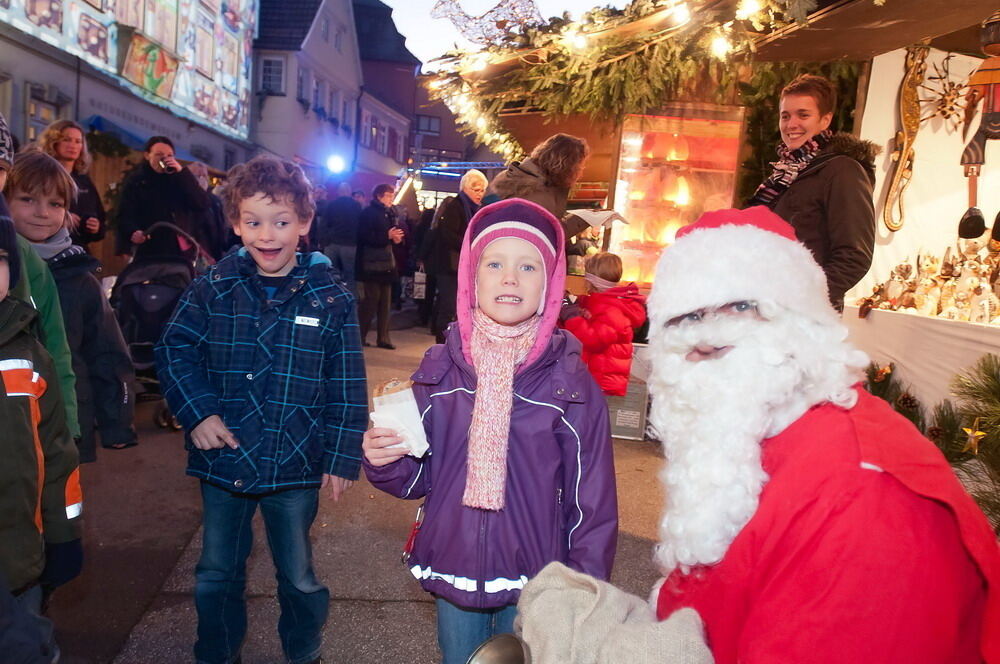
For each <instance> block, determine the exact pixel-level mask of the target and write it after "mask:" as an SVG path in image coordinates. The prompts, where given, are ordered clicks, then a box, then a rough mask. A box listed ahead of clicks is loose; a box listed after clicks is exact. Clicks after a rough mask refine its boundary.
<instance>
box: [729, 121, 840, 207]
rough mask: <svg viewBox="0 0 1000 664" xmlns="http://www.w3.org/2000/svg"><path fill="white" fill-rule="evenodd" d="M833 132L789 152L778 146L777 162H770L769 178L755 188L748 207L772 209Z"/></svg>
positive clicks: (820, 135) (825, 144)
mask: <svg viewBox="0 0 1000 664" xmlns="http://www.w3.org/2000/svg"><path fill="white" fill-rule="evenodd" d="M832 137H833V132H832V131H830V130H829V129H827V130H826V131H823V132H820V133H818V134H816V135H815V136H813V137H812V138H811V139H809V140H808V141H806V142H805V143H804V144H803V145H802V146H801V147H798V148H796V149H794V150H789V149H788V146H786V145H785V144H784V143H782V144H781V145H779V146H778V161H772V162H771V166H773V167H774V170H773V171H771V175H770V177H768V178H767V179H766V180H764V182H762V183H761V185H760V186H759V187H757V191H755V192H754V194H753V197H752V198H751V199H750V203H749V205H748V207H750V206H753V205H766V206H767V207H769V208H773V207H774V204H775V202H776V201H777V200H778V198H780V197H781V195H782V194H783V193H785V191H786V190H787V189H788V188H789V187H790V186H792V183H793V182H795V178H797V177H798V176H799V173H801V172H802V171H803V170H805V168H806V166H808V165H809V164H810V163H812V160H813V159H815V157H816V155H817V154H819V152H820V150H822V149H823V148H825V147H826V146H827V144H829V143H830V139H831V138H832Z"/></svg>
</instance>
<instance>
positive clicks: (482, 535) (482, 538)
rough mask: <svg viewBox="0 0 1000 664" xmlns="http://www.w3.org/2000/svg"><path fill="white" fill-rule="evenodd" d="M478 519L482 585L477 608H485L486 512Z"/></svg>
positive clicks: (480, 579)
mask: <svg viewBox="0 0 1000 664" xmlns="http://www.w3.org/2000/svg"><path fill="white" fill-rule="evenodd" d="M481 511H482V514H481V515H480V517H479V582H480V583H482V584H483V589H482V592H480V593H477V594H478V595H479V608H480V609H482V608H485V607H486V511H485V510H481Z"/></svg>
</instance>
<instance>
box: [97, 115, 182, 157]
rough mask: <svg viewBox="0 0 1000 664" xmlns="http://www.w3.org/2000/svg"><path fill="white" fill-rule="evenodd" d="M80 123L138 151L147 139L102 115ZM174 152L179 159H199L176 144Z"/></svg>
mask: <svg viewBox="0 0 1000 664" xmlns="http://www.w3.org/2000/svg"><path fill="white" fill-rule="evenodd" d="M80 124H81V125H83V126H84V127H85V128H86V129H89V130H91V131H99V132H101V133H102V134H113V135H115V136H117V137H118V140H119V141H121V142H122V143H124V144H125V145H126V146H128V147H130V148H132V149H133V150H138V151H140V152H142V150H143V148H144V147H145V146H146V141H147V140H149V137H148V136H147V137H146V138H142V137H141V136H139V135H137V134H133V133H132V132H130V131H129V130H128V129H125V128H124V127H122V126H121V125H119V124H117V123H115V122H112V121H111V120H108V119H107V118H106V117H104V116H103V115H91V116H89V117H87V118H85V119H84V120H82V121H81V122H80ZM174 154H175V156H176V157H177V159H178V160H180V161H200V160H199V159H198V158H197V157H195V156H194V155H193V154H191V153H190V152H188V151H187V150H185V149H184V148H182V147H180V146H178V145H174Z"/></svg>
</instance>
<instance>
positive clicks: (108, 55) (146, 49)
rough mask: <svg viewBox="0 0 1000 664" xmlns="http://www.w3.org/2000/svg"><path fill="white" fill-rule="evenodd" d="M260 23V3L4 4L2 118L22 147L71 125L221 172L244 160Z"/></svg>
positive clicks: (23, 0) (33, 0)
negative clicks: (150, 142) (156, 139)
mask: <svg viewBox="0 0 1000 664" xmlns="http://www.w3.org/2000/svg"><path fill="white" fill-rule="evenodd" d="M256 15H257V5H256V0H225V1H223V2H221V3H220V0H148V1H147V2H145V3H143V2H141V1H140V0H119V1H118V2H117V3H111V2H109V1H108V0H86V1H85V2H77V1H75V0H74V1H72V2H70V1H68V0H0V113H3V114H4V115H5V116H6V117H7V120H8V122H9V124H10V126H11V130H12V131H13V132H14V133H15V135H16V136H17V137H18V138H19V139H20V140H21V141H22V142H30V141H32V140H34V139H35V138H36V137H37V136H38V135H39V134H40V133H41V131H42V130H44V128H45V127H46V126H47V125H48V124H49V123H51V122H53V121H55V120H59V119H71V120H76V121H77V122H80V123H81V124H82V125H83V126H84V128H85V129H87V130H88V131H99V132H103V133H105V134H108V135H111V136H114V138H115V139H117V140H118V141H120V142H121V143H123V144H125V145H126V146H127V147H130V148H133V149H137V148H139V147H141V145H142V143H143V142H144V141H145V140H146V138H148V137H149V136H152V135H156V134H161V135H166V136H169V137H170V138H171V139H172V140H173V141H174V142H175V144H176V147H177V152H178V154H179V156H180V157H182V158H185V159H199V160H201V161H204V162H206V163H208V164H209V165H210V166H213V167H215V168H219V169H222V168H227V167H228V166H230V165H232V164H233V163H236V162H238V161H242V160H244V159H246V158H247V156H248V155H249V154H250V152H251V145H250V143H249V141H248V139H249V114H248V104H249V100H250V67H251V58H250V54H251V41H252V35H253V33H254V30H255V23H256ZM97 157H98V158H100V155H97ZM99 184H100V183H99Z"/></svg>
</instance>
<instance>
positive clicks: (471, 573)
mask: <svg viewBox="0 0 1000 664" xmlns="http://www.w3.org/2000/svg"><path fill="white" fill-rule="evenodd" d="M563 246H564V238H563V231H562V226H561V225H560V223H559V221H558V220H557V219H556V218H555V217H554V216H552V215H551V214H549V213H548V212H547V211H546V210H545V209H544V208H542V207H540V206H538V205H535V204H534V203H529V202H528V201H524V200H521V199H508V200H505V201H501V202H499V203H495V204H493V205H489V206H487V207H484V208H483V209H482V210H480V211H479V212H478V213H477V214H476V215H475V216H474V217H473V218H472V220H471V221H470V223H469V227H468V230H467V231H466V234H465V239H464V242H463V245H462V252H461V256H460V259H459V266H458V279H459V283H458V302H457V304H458V307H457V309H458V323H457V325H452V326H451V327H450V328H449V329H448V334H447V341H446V343H444V344H442V345H438V346H434V347H432V348H431V349H430V350H429V351H427V354H426V355H425V357H424V360H423V362H421V364H420V367H419V368H418V369H417V371H416V373H414V374H413V377H412V378H413V382H414V385H413V391H414V393H415V395H416V399H417V404H418V406H419V408H420V412H421V414H422V416H423V423H424V429H425V430H426V432H427V439H428V441H429V442H430V452H429V453H428V454H427V455H426V456H424V457H423V458H422V459H419V460H418V459H416V458H414V457H412V456H404V455H405V454H406V451H405V449H404V448H391V447H389V446H391V445H394V444H396V443H399V442H401V440H402V439H401V438H399V437H398V436H396V433H395V432H394V431H393V430H391V429H384V428H375V429H371V430H369V431H368V432H367V433H366V434H365V438H364V451H365V459H364V466H365V473H366V475H367V476H368V479H369V481H371V483H372V484H374V485H375V486H377V487H379V488H380V489H382V490H383V491H386V492H388V493H391V494H392V495H394V496H398V497H400V498H408V499H423V500H424V505H425V510H426V515H427V516H426V519H425V521H424V523H423V525H422V527H421V529H420V530H419V532H418V534H417V537H416V541H415V542H414V545H413V550H412V553H411V555H410V558H409V561H408V564H409V566H410V571H411V572H412V573H413V575H414V576H415V577H416V578H417V579H419V580H420V583H421V585H422V586H423V588H424V589H425V590H427V591H428V592H430V593H432V594H433V595H434V596H435V597H436V603H437V613H438V619H437V623H438V645H439V646H440V647H441V652H442V654H443V662H444V664H452V663H455V664H464V663H465V662H466V660H467V659H468V657H469V655H471V654H472V652H473V651H474V650H475V649H476V647H478V645H479V644H480V643H481V642H483V641H485V640H486V639H488V638H489V637H491V636H493V635H494V634H499V633H504V632H511V631H513V622H514V616H515V614H516V604H517V599H518V596H519V595H520V591H521V589H522V588H523V587H524V585H525V583H527V581H528V579H530V578H531V577H532V576H534V575H535V574H536V573H537V572H538V571H539V570H541V569H542V567H544V566H545V565H546V564H547V563H549V562H551V561H553V560H558V561H560V562H563V563H565V564H566V565H568V566H570V567H572V568H573V569H576V570H579V571H581V572H585V573H587V574H590V575H592V576H595V577H597V578H599V579H605V580H606V579H607V578H608V576H609V575H610V573H611V564H612V562H613V560H614V555H615V546H616V541H617V534H618V508H617V498H616V493H615V471H614V461H613V457H612V448H611V434H610V430H609V423H608V409H607V405H606V403H605V401H604V396H603V395H602V393H601V390H600V388H598V387H597V385H596V383H594V380H593V378H591V376H590V374H589V372H588V371H587V367H586V366H585V365H584V364H583V362H582V361H581V359H580V343H579V342H578V341H577V340H576V339H575V338H574V337H573V336H572V335H571V334H568V333H566V332H564V331H562V330H558V329H556V321H557V319H558V316H559V308H560V302H561V298H562V295H563V284H564V281H565V274H566V259H565V255H564V253H563Z"/></svg>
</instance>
